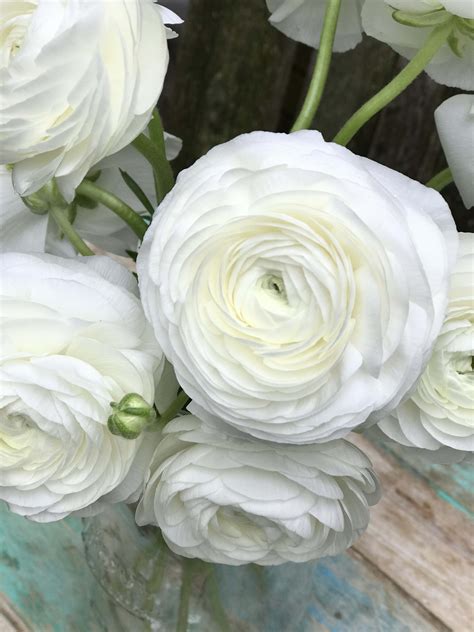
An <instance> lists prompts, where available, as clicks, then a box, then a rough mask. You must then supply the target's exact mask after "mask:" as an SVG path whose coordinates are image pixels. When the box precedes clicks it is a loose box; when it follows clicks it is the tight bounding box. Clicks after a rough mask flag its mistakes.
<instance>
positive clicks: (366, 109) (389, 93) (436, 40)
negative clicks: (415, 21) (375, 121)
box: [334, 19, 453, 145]
mask: <svg viewBox="0 0 474 632" xmlns="http://www.w3.org/2000/svg"><path fill="white" fill-rule="evenodd" d="M452 29H453V20H452V19H451V20H449V21H448V22H446V23H444V24H441V25H440V26H438V27H437V28H435V29H433V31H432V32H431V33H430V35H429V36H428V37H427V39H426V41H425V43H424V45H423V46H422V48H420V50H419V51H418V53H417V54H416V55H415V56H414V57H413V59H412V60H411V61H410V62H409V63H408V64H407V65H406V66H405V68H403V70H402V71H401V72H400V73H399V74H398V75H397V76H396V77H395V78H394V79H392V81H390V83H388V84H387V85H386V86H385V87H384V88H382V90H381V91H380V92H378V93H377V94H376V95H375V96H374V97H372V98H371V99H370V100H369V101H367V103H365V104H364V105H363V106H362V107H361V108H359V110H357V112H356V113H355V114H353V115H352V116H351V118H350V119H349V120H348V121H347V123H346V124H345V125H344V127H343V128H342V129H341V130H340V132H339V133H338V134H337V135H336V137H335V138H334V142H335V143H339V145H347V143H348V142H349V141H350V140H351V139H352V138H353V137H354V136H355V135H356V134H357V132H358V131H359V130H360V128H361V127H362V126H363V125H365V123H367V121H369V120H370V119H371V118H372V117H373V116H374V115H375V114H377V112H380V110H382V109H383V108H384V107H385V106H386V105H388V104H389V103H390V102H391V101H393V99H395V97H397V96H398V95H399V94H400V93H401V92H403V90H405V88H406V87H407V86H409V85H410V83H411V82H412V81H413V80H414V79H416V77H418V75H419V74H420V73H421V72H423V70H424V69H425V68H426V66H427V65H428V63H429V62H430V61H431V60H432V59H433V57H434V56H435V55H436V53H437V52H438V50H439V49H440V48H441V46H443V44H444V43H445V42H446V40H447V39H448V36H449V34H450V33H451V31H452Z"/></svg>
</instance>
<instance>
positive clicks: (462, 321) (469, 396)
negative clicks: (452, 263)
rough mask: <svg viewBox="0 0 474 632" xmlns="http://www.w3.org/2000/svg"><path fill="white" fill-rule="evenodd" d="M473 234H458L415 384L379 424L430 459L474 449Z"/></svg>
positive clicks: (449, 457) (460, 455)
mask: <svg viewBox="0 0 474 632" xmlns="http://www.w3.org/2000/svg"><path fill="white" fill-rule="evenodd" d="M473 279H474V235H472V234H471V233H461V244H460V253H459V259H458V262H457V265H456V268H455V270H454V273H453V275H452V279H451V292H450V300H449V305H448V311H447V314H446V319H445V321H444V325H443V329H442V330H441V334H440V336H439V338H438V340H437V342H436V346H435V349H434V352H433V355H432V357H431V360H430V362H429V364H428V366H427V368H426V370H425V372H424V373H423V375H422V377H421V379H420V381H419V383H418V387H417V389H416V391H415V393H414V394H413V396H412V397H411V399H409V400H408V401H406V402H405V403H404V404H402V405H401V406H399V407H398V408H397V409H396V410H395V411H394V412H393V413H392V415H391V416H390V417H388V418H387V419H385V420H383V421H382V422H381V423H380V424H379V428H380V429H381V430H382V431H383V432H384V433H385V434H386V435H387V436H388V437H390V438H391V439H393V440H394V441H397V442H398V443H401V444H402V445H404V446H408V447H412V448H413V447H414V448H418V449H420V450H423V452H424V455H428V456H431V458H432V459H433V460H435V461H436V460H437V461H439V462H443V461H448V462H449V461H460V460H461V459H462V458H464V457H465V456H467V455H468V454H470V453H472V452H474V370H473V357H474V285H473Z"/></svg>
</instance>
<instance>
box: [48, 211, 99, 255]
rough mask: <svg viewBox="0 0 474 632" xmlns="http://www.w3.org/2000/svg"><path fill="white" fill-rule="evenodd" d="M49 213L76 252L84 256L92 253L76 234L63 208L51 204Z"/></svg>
mask: <svg viewBox="0 0 474 632" xmlns="http://www.w3.org/2000/svg"><path fill="white" fill-rule="evenodd" d="M49 214H50V215H51V217H52V218H53V219H54V221H55V222H56V224H57V225H58V228H59V230H60V231H61V232H62V233H64V234H65V235H66V237H67V238H68V239H69V241H70V242H71V244H72V245H73V246H74V248H75V249H76V250H77V252H78V253H79V254H81V255H84V256H85V257H90V256H92V255H93V254H94V253H93V251H92V250H91V249H90V248H89V246H88V245H87V244H86V242H85V241H84V240H83V239H82V238H81V237H80V236H79V235H78V233H77V232H76V230H75V229H74V227H73V225H72V224H71V222H70V221H69V220H68V218H67V217H66V214H65V212H64V209H62V208H58V207H55V206H52V207H51V208H50V209H49Z"/></svg>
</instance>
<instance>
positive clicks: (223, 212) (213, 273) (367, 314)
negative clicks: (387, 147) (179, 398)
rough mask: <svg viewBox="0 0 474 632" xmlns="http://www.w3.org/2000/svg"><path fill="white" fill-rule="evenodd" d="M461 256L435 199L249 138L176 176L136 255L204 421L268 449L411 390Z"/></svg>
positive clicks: (305, 147)
mask: <svg viewBox="0 0 474 632" xmlns="http://www.w3.org/2000/svg"><path fill="white" fill-rule="evenodd" d="M456 244H457V233H456V231H455V227H454V223H453V220H452V217H451V214H450V212H449V208H448V207H447V205H446V203H445V202H444V200H443V199H442V197H441V196H440V195H439V194H438V193H437V192H435V191H434V190H432V189H428V188H427V187H424V186H422V185H420V184H419V183H417V182H414V181H412V180H409V179H408V178H406V177H404V176H402V175H400V174H398V173H396V172H394V171H391V170H390V169H387V168H385V167H382V166H381V165H378V164H376V163H374V162H372V161H370V160H367V159H364V158H360V157H358V156H355V155H354V154H352V153H351V152H350V151H348V150H347V149H344V148H341V147H339V146H337V145H334V144H330V143H325V142H324V141H323V139H322V137H321V135H320V134H319V133H317V132H308V131H304V132H298V133H294V134H291V135H285V134H271V133H264V132H255V133H252V134H248V135H243V136H240V137H238V138H236V139H235V140H233V141H231V142H229V143H226V144H224V145H221V146H219V147H216V148H214V149H213V150H211V151H210V152H209V153H208V154H207V155H206V156H205V157H203V158H201V159H200V160H198V161H197V162H196V164H195V165H193V166H192V167H191V168H190V169H188V170H186V171H184V172H182V173H181V174H180V176H179V178H178V181H177V184H176V186H175V187H174V189H173V191H172V192H171V193H170V195H169V196H168V197H167V198H166V199H165V200H164V202H163V203H162V205H161V207H160V212H159V215H158V216H155V219H154V220H153V223H152V226H151V227H150V229H149V231H148V232H147V235H146V237H145V241H144V243H143V246H142V248H141V250H140V253H139V257H138V274H139V281H140V289H141V297H142V301H143V304H144V308H145V313H146V315H147V317H148V318H149V320H150V322H151V323H152V325H153V328H154V331H155V334H156V337H157V339H158V341H159V343H160V344H161V345H162V347H163V349H164V351H165V354H166V355H167V357H168V359H169V360H170V361H171V362H172V364H173V366H174V368H175V371H176V374H177V377H178V380H179V382H180V384H181V385H182V386H183V389H184V390H185V391H186V392H187V393H188V395H189V396H190V397H191V398H192V399H193V400H194V401H195V402H196V404H198V405H199V406H201V407H202V409H204V410H207V411H209V412H211V413H212V414H214V415H216V416H217V417H219V418H222V419H224V420H225V421H226V422H228V423H230V424H232V425H234V426H235V427H237V428H239V429H240V430H242V431H244V432H248V433H250V434H252V435H253V436H256V437H259V438H262V439H269V440H272V441H281V442H286V443H311V442H314V441H324V440H329V439H334V438H338V437H342V436H344V435H345V434H347V433H348V432H349V431H350V430H351V429H353V428H355V427H356V426H358V425H360V424H362V423H364V422H366V421H367V419H369V421H370V422H374V421H376V420H379V419H380V418H381V417H382V416H385V415H386V413H387V412H388V411H389V410H392V409H393V408H394V407H395V406H397V405H398V403H399V402H400V400H401V399H402V398H403V397H404V396H405V395H406V393H407V392H408V391H409V390H410V389H411V388H412V387H413V385H414V383H415V381H416V379H417V378H418V376H419V375H420V373H421V371H422V369H423V367H424V365H425V363H426V362H427V360H428V357H429V354H430V352H431V348H432V345H433V343H434V340H435V338H436V336H437V334H438V332H439V329H440V327H441V324H442V319H443V315H444V309H445V305H446V299H447V287H448V276H449V272H450V269H451V266H452V263H453V262H454V257H455V253H456ZM433 252H436V253H437V256H436V257H433V254H432V253H433Z"/></svg>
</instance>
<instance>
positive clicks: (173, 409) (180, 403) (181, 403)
mask: <svg viewBox="0 0 474 632" xmlns="http://www.w3.org/2000/svg"><path fill="white" fill-rule="evenodd" d="M188 400H189V397H188V395H186V393H185V392H184V391H181V393H179V395H178V397H177V398H176V399H175V400H174V401H173V402H172V403H171V404H170V405H169V406H168V408H167V409H166V410H165V411H164V412H163V414H162V415H160V416H159V417H158V423H159V424H160V425H161V426H165V425H166V424H167V423H168V422H169V421H171V420H172V419H174V418H175V417H176V415H177V414H178V413H179V411H180V410H181V409H182V408H184V407H185V406H186V404H187V402H188Z"/></svg>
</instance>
